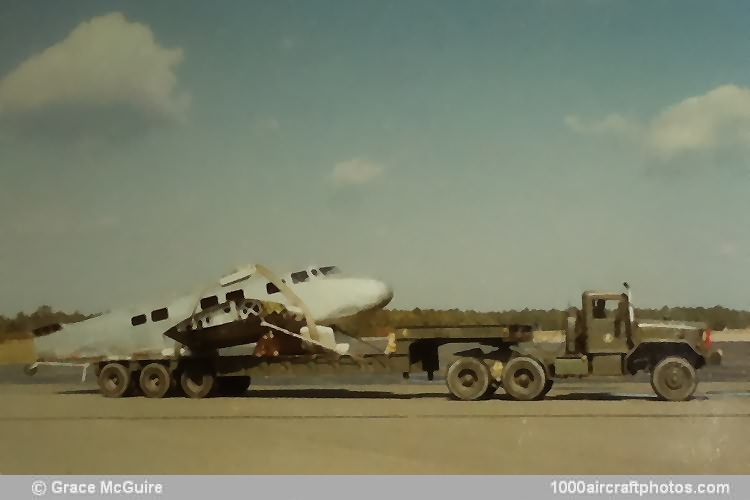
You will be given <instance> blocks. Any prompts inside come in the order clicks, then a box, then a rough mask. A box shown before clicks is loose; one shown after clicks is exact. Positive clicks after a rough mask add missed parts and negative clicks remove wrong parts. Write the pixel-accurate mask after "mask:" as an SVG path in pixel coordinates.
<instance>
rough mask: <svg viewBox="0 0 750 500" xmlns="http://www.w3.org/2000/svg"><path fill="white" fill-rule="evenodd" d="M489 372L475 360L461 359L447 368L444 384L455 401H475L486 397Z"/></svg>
mask: <svg viewBox="0 0 750 500" xmlns="http://www.w3.org/2000/svg"><path fill="white" fill-rule="evenodd" d="M490 378H491V377H490V370H489V369H488V368H487V365H485V364H484V363H482V362H481V361H480V360H478V359H476V358H468V357H467V358H461V359H459V360H457V361H455V362H454V363H453V364H451V365H450V366H449V367H448V372H447V373H446V376H445V382H446V384H447V385H448V390H449V391H450V393H451V395H452V396H453V397H455V398H456V399H460V400H462V401H476V400H478V399H484V398H486V397H487V396H488V394H487V391H488V389H489V386H490Z"/></svg>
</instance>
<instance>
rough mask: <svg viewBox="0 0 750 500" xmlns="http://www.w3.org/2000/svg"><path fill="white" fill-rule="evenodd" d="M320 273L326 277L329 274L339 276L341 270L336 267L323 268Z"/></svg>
mask: <svg viewBox="0 0 750 500" xmlns="http://www.w3.org/2000/svg"><path fill="white" fill-rule="evenodd" d="M320 272H321V273H323V274H324V275H325V276H328V275H329V274H338V272H339V268H338V267H336V266H326V267H321V268H320Z"/></svg>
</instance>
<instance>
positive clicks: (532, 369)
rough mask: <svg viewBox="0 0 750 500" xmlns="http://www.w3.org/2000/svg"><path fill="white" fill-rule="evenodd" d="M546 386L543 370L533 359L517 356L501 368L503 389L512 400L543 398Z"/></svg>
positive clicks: (545, 376)
mask: <svg viewBox="0 0 750 500" xmlns="http://www.w3.org/2000/svg"><path fill="white" fill-rule="evenodd" d="M546 385H547V375H546V373H545V372H544V368H543V367H542V365H541V364H539V362H538V361H536V360H535V359H533V358H530V357H527V356H519V357H517V358H513V359H511V360H510V361H508V364H507V365H505V368H503V389H505V392H506V393H507V394H508V395H509V396H510V397H512V398H513V399H517V400H519V401H531V400H534V399H540V398H543V397H544V394H545V392H544V389H545V387H546ZM550 388H551V387H550Z"/></svg>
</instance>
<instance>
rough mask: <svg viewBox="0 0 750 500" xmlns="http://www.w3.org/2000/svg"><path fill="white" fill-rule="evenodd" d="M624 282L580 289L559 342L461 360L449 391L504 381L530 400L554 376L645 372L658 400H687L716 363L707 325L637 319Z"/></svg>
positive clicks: (482, 394)
mask: <svg viewBox="0 0 750 500" xmlns="http://www.w3.org/2000/svg"><path fill="white" fill-rule="evenodd" d="M624 285H625V287H626V289H627V292H626V293H610V292H596V291H586V292H584V293H583V294H582V296H581V308H580V309H577V308H576V309H573V310H571V311H570V313H569V317H568V321H567V325H566V328H565V330H564V334H565V335H564V336H565V340H564V342H562V343H559V344H553V345H551V346H550V345H549V344H540V343H535V342H521V343H518V344H516V345H512V346H509V347H508V348H507V349H506V350H504V351H495V352H494V353H490V354H488V355H485V354H478V355H473V356H465V357H461V358H459V359H458V360H457V361H455V362H454V363H453V364H452V365H451V366H450V367H449V368H448V371H447V374H446V382H447V385H448V389H449V391H450V392H451V394H452V395H453V396H454V397H456V398H458V399H463V400H475V399H483V398H486V397H488V396H489V395H491V394H492V393H494V392H495V390H497V389H498V388H499V387H501V386H502V388H503V389H504V391H505V392H506V393H507V394H508V395H509V396H510V397H512V398H513V399H516V400H522V401H530V400H537V399H543V398H544V396H545V395H546V394H547V393H548V392H549V391H550V390H551V389H552V386H553V384H554V381H556V380H561V379H569V378H582V377H590V376H613V377H621V376H624V375H634V374H636V373H638V372H649V373H650V377H651V386H652V388H653V390H654V392H655V393H656V395H657V396H658V397H659V398H660V399H662V400H667V401H684V400H687V399H689V398H690V397H691V396H692V395H693V393H694V392H695V390H696V387H697V384H698V377H697V370H699V369H701V368H702V367H704V366H705V365H707V364H719V363H720V362H721V351H720V350H718V349H715V348H714V347H713V345H712V338H711V330H710V329H708V328H706V326H705V325H703V324H701V323H691V322H682V321H679V322H678V321H650V320H636V318H635V317H634V316H635V315H634V312H633V311H634V309H633V306H632V303H631V294H630V289H629V287H628V286H627V283H625V284H624Z"/></svg>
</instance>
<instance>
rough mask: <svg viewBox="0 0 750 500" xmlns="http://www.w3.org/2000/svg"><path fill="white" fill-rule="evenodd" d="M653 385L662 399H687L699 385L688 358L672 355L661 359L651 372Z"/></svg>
mask: <svg viewBox="0 0 750 500" xmlns="http://www.w3.org/2000/svg"><path fill="white" fill-rule="evenodd" d="M651 387H652V388H653V389H654V392H655V393H656V395H657V396H659V398H660V399H663V400H665V401H685V400H687V399H689V398H690V396H692V395H693V393H694V392H695V389H696V387H698V377H697V375H696V373H695V368H693V365H691V364H690V362H688V360H686V359H685V358H680V357H677V356H670V357H667V358H664V359H662V360H661V361H659V363H658V364H657V365H656V367H655V368H654V370H653V371H652V372H651Z"/></svg>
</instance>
